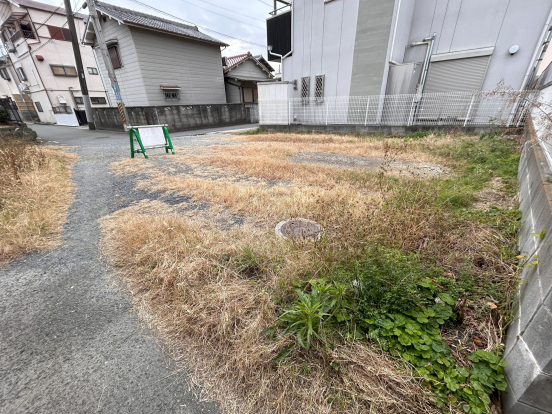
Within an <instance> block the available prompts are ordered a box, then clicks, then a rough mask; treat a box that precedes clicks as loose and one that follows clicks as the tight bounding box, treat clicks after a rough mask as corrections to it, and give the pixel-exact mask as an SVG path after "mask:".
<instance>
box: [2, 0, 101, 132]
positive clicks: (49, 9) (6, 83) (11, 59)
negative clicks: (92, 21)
mask: <svg viewBox="0 0 552 414" xmlns="http://www.w3.org/2000/svg"><path fill="white" fill-rule="evenodd" d="M84 17H85V15H83V14H79V13H76V14H75V25H76V28H77V34H78V36H79V37H80V36H82V34H83V32H84V29H85V25H84V23H83V19H84ZM0 31H1V34H0V38H1V41H2V44H3V46H4V51H5V55H4V56H3V57H2V58H0V77H1V78H2V79H0V95H2V96H3V97H11V98H12V99H13V100H14V101H15V102H16V104H17V106H18V108H19V111H20V113H21V115H22V117H23V119H24V120H27V121H28V120H30V119H31V118H32V119H33V120H35V121H36V120H39V121H40V122H45V123H58V124H64V125H78V124H79V123H82V122H83V121H84V119H85V118H83V116H84V103H83V98H82V93H81V90H80V85H79V80H78V77H77V70H76V65H75V58H74V55H73V49H72V45H71V33H70V31H69V29H68V27H67V18H66V15H65V9H63V8H61V7H56V6H52V5H49V4H44V3H39V2H36V1H32V0H0ZM80 50H81V55H82V61H83V65H84V67H85V71H86V74H85V75H86V81H87V84H88V89H89V95H90V100H91V102H92V107H105V106H109V104H110V102H109V98H108V96H107V95H106V93H105V86H104V82H103V80H102V76H101V73H100V71H99V70H98V64H97V60H96V58H95V55H94V52H93V50H92V49H91V48H89V47H86V46H84V45H82V46H81V47H80ZM79 120H80V122H79Z"/></svg>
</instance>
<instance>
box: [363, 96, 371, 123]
mask: <svg viewBox="0 0 552 414" xmlns="http://www.w3.org/2000/svg"><path fill="white" fill-rule="evenodd" d="M369 106H370V97H368V101H367V102H366V115H364V126H366V125H368V107H369Z"/></svg>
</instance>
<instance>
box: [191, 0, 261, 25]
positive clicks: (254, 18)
mask: <svg viewBox="0 0 552 414" xmlns="http://www.w3.org/2000/svg"><path fill="white" fill-rule="evenodd" d="M198 1H201V2H203V3H207V4H210V5H211V6H214V7H218V8H219V9H223V10H228V11H229V12H230V13H236V14H240V15H242V16H245V17H249V18H250V19H253V20H258V21H260V22H263V23H264V20H263V19H258V18H256V17H252V16H248V15H247V14H244V13H240V12H237V11H234V10H230V9H227V8H226V7H222V6H219V5H217V4H213V3H209V2H208V1H205V0H198Z"/></svg>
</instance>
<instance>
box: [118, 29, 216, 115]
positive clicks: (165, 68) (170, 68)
mask: <svg viewBox="0 0 552 414" xmlns="http://www.w3.org/2000/svg"><path fill="white" fill-rule="evenodd" d="M130 31H131V33H132V38H133V40H134V46H135V48H136V54H137V55H138V59H139V64H140V70H141V73H142V76H143V82H144V85H145V89H146V93H147V95H148V100H149V105H167V104H168V103H171V104H174V102H170V101H169V102H168V101H166V100H165V95H164V94H163V92H162V90H161V89H160V86H161V85H169V86H179V87H181V88H182V89H181V90H180V101H179V104H180V105H190V104H220V103H226V93H225V90H224V77H223V73H222V65H221V54H220V47H219V46H217V45H212V44H209V43H206V42H201V41H196V40H189V39H186V38H184V37H180V36H172V35H167V34H164V33H160V32H156V31H153V30H145V29H140V28H136V27H131V28H130ZM123 64H125V63H124V58H123Z"/></svg>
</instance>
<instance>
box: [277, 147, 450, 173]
mask: <svg viewBox="0 0 552 414" xmlns="http://www.w3.org/2000/svg"><path fill="white" fill-rule="evenodd" d="M288 159H289V160H290V161H293V162H296V163H307V164H320V165H329V166H332V167H337V168H358V169H362V170H369V171H379V170H380V169H381V168H382V166H384V168H385V170H387V171H390V172H394V173H403V174H409V175H413V176H422V177H433V176H438V175H441V174H448V170H447V169H446V168H444V167H443V166H441V165H438V164H431V163H419V162H413V161H404V160H385V159H384V158H379V157H359V156H354V155H339V154H326V153H322V152H302V153H299V154H298V155H297V156H294V157H288Z"/></svg>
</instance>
